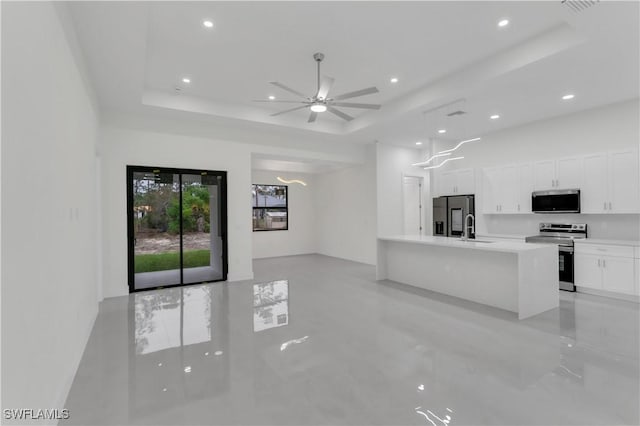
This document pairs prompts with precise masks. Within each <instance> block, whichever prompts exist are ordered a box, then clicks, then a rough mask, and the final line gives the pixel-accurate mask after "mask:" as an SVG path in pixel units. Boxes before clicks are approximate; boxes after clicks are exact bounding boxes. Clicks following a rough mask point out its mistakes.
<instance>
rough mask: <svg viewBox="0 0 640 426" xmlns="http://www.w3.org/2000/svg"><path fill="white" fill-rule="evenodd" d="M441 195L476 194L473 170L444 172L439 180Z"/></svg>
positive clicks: (439, 192)
mask: <svg viewBox="0 0 640 426" xmlns="http://www.w3.org/2000/svg"><path fill="white" fill-rule="evenodd" d="M437 186H438V194H439V195H467V194H474V193H475V192H476V185H475V177H474V170H473V169H458V170H451V171H446V172H442V173H440V175H439V178H438V184H437Z"/></svg>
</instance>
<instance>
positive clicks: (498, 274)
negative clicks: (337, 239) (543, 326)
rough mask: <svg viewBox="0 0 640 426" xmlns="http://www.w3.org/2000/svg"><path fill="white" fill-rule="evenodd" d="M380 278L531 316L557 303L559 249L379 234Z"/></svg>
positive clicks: (550, 246)
mask: <svg viewBox="0 0 640 426" xmlns="http://www.w3.org/2000/svg"><path fill="white" fill-rule="evenodd" d="M376 278H377V279H378V280H386V279H388V280H392V281H397V282H399V283H403V284H408V285H411V286H415V287H420V288H424V289H427V290H432V291H436V292H438V293H444V294H447V295H450V296H455V297H459V298H461V299H465V300H470V301H472V302H477V303H482V304H484V305H489V306H493V307H496V308H500V309H505V310H507V311H511V312H515V313H516V314H518V318H519V319H524V318H529V317H531V316H533V315H537V314H539V313H541V312H545V311H547V310H549V309H554V308H557V307H558V304H559V299H560V295H559V287H558V285H559V282H558V249H557V247H556V246H555V245H541V244H530V243H519V242H492V243H482V242H473V240H471V241H460V240H457V239H453V238H446V237H429V236H394V237H385V238H378V262H377V270H376Z"/></svg>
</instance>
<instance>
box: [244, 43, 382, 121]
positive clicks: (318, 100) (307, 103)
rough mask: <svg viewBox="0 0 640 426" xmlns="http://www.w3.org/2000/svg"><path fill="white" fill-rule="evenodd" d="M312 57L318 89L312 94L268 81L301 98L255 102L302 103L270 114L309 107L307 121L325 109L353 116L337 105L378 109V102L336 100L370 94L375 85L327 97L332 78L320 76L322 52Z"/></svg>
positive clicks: (274, 114) (344, 117)
mask: <svg viewBox="0 0 640 426" xmlns="http://www.w3.org/2000/svg"><path fill="white" fill-rule="evenodd" d="M313 59H314V60H315V61H316V64H317V83H318V90H317V91H316V94H315V95H314V96H305V95H304V94H302V93H301V92H299V91H297V90H295V89H292V88H291V87H289V86H286V85H284V84H282V83H279V82H277V81H272V82H270V83H271V84H273V85H274V86H276V87H278V88H280V89H282V90H285V91H287V92H289V93H292V94H294V95H296V96H299V97H300V98H302V99H303V100H298V101H295V100H281V101H274V100H273V99H272V100H262V99H261V100H256V101H255V102H283V103H294V104H295V103H300V104H302V106H298V107H295V108H291V109H287V110H284V111H279V112H276V113H273V114H271V116H272V117H275V116H277V115H281V114H285V113H287V112H292V111H297V110H300V109H304V108H309V109H310V110H311V113H310V114H309V119H308V120H307V122H309V123H313V122H314V121H316V118H317V116H318V113H320V112H325V111H329V112H330V113H332V114H334V115H336V116H338V117H340V118H342V119H343V120H345V121H351V120H353V118H354V117H352V116H350V115H349V114H346V113H344V112H342V111H340V110H339V109H337V108H335V107H337V106H339V107H347V108H360V109H380V107H381V105H379V104H363V103H353V102H337V101H342V100H344V99H351V98H357V97H359V96H364V95H370V94H372V93H378V88H377V87H373V86H372V87H367V88H366V89H360V90H356V91H354V92H348V93H343V94H342V95H338V96H334V97H333V98H331V97H329V91H330V90H331V86H333V82H334V79H333V78H331V77H327V76H323V77H322V78H321V77H320V62H322V60H323V59H324V54H322V53H319V52H318V53H315V54H314V55H313Z"/></svg>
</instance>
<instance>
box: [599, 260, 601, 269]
mask: <svg viewBox="0 0 640 426" xmlns="http://www.w3.org/2000/svg"><path fill="white" fill-rule="evenodd" d="M600 262H601V260H600V259H598V268H599V267H600Z"/></svg>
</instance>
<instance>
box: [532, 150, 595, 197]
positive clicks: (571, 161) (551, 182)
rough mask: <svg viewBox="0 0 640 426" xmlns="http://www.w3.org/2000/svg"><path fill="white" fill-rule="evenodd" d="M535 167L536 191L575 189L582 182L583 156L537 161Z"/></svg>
mask: <svg viewBox="0 0 640 426" xmlns="http://www.w3.org/2000/svg"><path fill="white" fill-rule="evenodd" d="M533 168H534V188H535V190H536V191H540V190H545V189H574V188H580V186H581V184H582V170H583V165H582V157H567V158H560V159H557V160H545V161H536V162H535V163H534V165H533Z"/></svg>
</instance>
